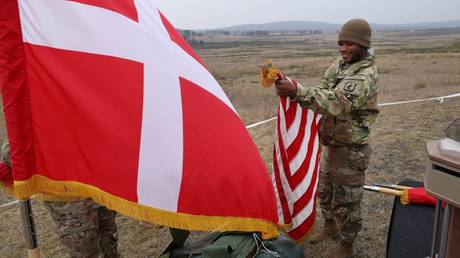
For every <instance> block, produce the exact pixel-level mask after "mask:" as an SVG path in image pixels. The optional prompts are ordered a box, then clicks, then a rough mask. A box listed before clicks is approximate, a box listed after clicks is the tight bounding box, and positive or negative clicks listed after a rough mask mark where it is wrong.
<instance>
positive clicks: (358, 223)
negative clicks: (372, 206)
mask: <svg viewBox="0 0 460 258" xmlns="http://www.w3.org/2000/svg"><path fill="white" fill-rule="evenodd" d="M369 156H370V148H369V146H368V145H363V146H322V153H321V161H320V173H319V187H318V201H319V205H320V208H321V213H322V215H323V218H324V220H325V221H326V222H333V221H335V223H336V224H337V227H338V229H339V232H340V236H341V238H342V240H343V241H345V242H347V243H350V244H351V243H353V242H354V240H355V239H356V236H357V235H358V232H359V231H360V230H361V227H362V218H361V199H362V198H363V186H364V179H365V172H366V170H367V166H368V163H369Z"/></svg>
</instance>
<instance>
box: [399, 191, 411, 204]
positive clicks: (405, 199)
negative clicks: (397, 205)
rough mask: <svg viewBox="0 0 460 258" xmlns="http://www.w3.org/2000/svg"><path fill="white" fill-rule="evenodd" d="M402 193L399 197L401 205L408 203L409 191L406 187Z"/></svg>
mask: <svg viewBox="0 0 460 258" xmlns="http://www.w3.org/2000/svg"><path fill="white" fill-rule="evenodd" d="M402 192H403V194H402V195H401V197H400V200H401V203H402V204H403V205H408V204H410V200H409V191H408V190H407V189H404V190H402Z"/></svg>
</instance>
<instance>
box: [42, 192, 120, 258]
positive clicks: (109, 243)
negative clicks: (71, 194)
mask: <svg viewBox="0 0 460 258" xmlns="http://www.w3.org/2000/svg"><path fill="white" fill-rule="evenodd" d="M45 206H46V207H47V209H48V210H49V212H50V214H51V217H52V218H53V220H54V222H56V224H57V227H58V235H59V238H60V240H61V242H62V244H63V245H64V246H65V248H66V249H67V251H68V253H69V254H70V257H72V258H77V257H78V258H83V257H88V258H93V257H99V256H100V255H102V257H107V258H108V257H115V258H116V257H120V255H119V254H118V250H117V248H118V233H117V225H116V223H115V216H116V213H115V212H114V211H111V210H108V209H107V208H105V207H103V206H100V205H99V204H97V203H94V202H93V201H92V200H90V199H85V200H81V201H72V202H45Z"/></svg>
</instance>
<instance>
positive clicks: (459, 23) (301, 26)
mask: <svg viewBox="0 0 460 258" xmlns="http://www.w3.org/2000/svg"><path fill="white" fill-rule="evenodd" d="M341 26H342V24H335V23H327V22H316V21H281V22H270V23H262V24H243V25H236V26H231V27H225V28H219V29H216V30H226V31H299V30H322V31H337V30H340V28H341ZM371 26H372V27H373V29H374V30H376V31H383V30H406V29H445V28H460V20H454V21H443V22H423V23H402V24H378V23H372V24H371Z"/></svg>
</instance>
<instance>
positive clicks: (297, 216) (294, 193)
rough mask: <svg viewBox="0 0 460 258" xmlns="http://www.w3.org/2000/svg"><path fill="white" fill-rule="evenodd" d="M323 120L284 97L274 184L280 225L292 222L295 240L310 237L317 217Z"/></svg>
mask: <svg viewBox="0 0 460 258" xmlns="http://www.w3.org/2000/svg"><path fill="white" fill-rule="evenodd" d="M292 82H293V83H294V84H296V82H295V81H292ZM320 119H321V115H319V114H317V113H314V112H313V111H311V110H308V109H305V108H302V107H301V106H300V105H299V104H297V103H296V102H294V101H292V100H290V98H281V101H280V106H279V109H278V121H277V126H276V135H275V146H274V151H273V184H274V186H275V194H276V197H277V203H278V216H279V220H280V224H286V225H289V224H290V225H291V229H290V230H289V231H288V235H289V236H290V237H291V238H293V239H294V240H296V241H301V240H303V239H304V238H305V237H306V236H307V234H308V232H309V231H310V228H311V226H312V225H313V223H314V220H315V216H316V212H315V207H316V204H315V196H316V189H317V185H318V168H319V156H320V148H319V138H318V129H319V122H320Z"/></svg>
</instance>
